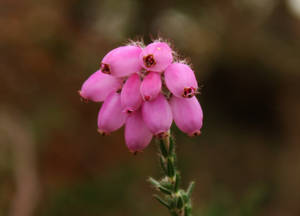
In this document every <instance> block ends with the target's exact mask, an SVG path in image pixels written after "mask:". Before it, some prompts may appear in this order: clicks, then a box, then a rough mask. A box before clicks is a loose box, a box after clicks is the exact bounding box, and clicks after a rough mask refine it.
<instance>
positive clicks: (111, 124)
mask: <svg viewBox="0 0 300 216" xmlns="http://www.w3.org/2000/svg"><path fill="white" fill-rule="evenodd" d="M126 117H127V114H126V113H124V112H123V110H122V106H121V96H120V94H118V93H116V92H113V93H111V94H110V95H109V96H108V97H107V98H106V99H105V101H104V103H103V105H102V107H101V109H100V112H99V115H98V131H99V132H100V133H101V134H103V135H106V134H109V133H110V132H112V131H115V130H118V129H119V128H121V127H122V126H123V124H124V123H125V120H126Z"/></svg>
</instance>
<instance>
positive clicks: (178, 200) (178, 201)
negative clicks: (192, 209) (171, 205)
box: [177, 196, 183, 209]
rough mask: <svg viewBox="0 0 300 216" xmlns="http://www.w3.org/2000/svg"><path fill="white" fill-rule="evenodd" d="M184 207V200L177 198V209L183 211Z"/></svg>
mask: <svg viewBox="0 0 300 216" xmlns="http://www.w3.org/2000/svg"><path fill="white" fill-rule="evenodd" d="M182 207H183V199H182V197H181V196H179V197H178V198H177V208H178V209H181V208H182Z"/></svg>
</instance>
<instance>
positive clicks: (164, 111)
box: [142, 93, 173, 136]
mask: <svg viewBox="0 0 300 216" xmlns="http://www.w3.org/2000/svg"><path fill="white" fill-rule="evenodd" d="M142 114H143V119H144V121H145V123H146V125H147V126H148V128H149V129H150V131H151V132H152V133H153V134H154V135H159V136H163V135H164V134H165V133H166V132H167V131H168V130H169V129H170V127H171V124H172V121H173V119H172V111H171V108H170V105H169V103H168V101H167V99H166V98H165V97H164V96H163V94H161V93H160V94H159V95H158V96H157V97H156V98H155V99H154V100H152V101H145V102H144V104H143V106H142Z"/></svg>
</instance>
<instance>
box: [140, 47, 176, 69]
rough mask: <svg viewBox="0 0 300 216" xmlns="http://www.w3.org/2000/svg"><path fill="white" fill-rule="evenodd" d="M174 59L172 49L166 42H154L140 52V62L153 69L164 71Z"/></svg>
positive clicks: (146, 67)
mask: <svg viewBox="0 0 300 216" xmlns="http://www.w3.org/2000/svg"><path fill="white" fill-rule="evenodd" d="M172 61H173V55H172V49H171V48H170V47H169V45H168V44H167V43H165V42H153V43H151V44H149V45H148V46H146V47H145V48H144V49H143V51H142V52H141V54H140V64H141V65H142V66H143V67H144V68H145V69H147V70H151V71H156V72H163V71H164V70H165V69H166V68H167V67H168V66H169V65H170V64H171V63H172Z"/></svg>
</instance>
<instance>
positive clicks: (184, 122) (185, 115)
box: [170, 96, 203, 136]
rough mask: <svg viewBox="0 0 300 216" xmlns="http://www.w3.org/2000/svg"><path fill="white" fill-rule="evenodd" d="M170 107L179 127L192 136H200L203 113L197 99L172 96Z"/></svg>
mask: <svg viewBox="0 0 300 216" xmlns="http://www.w3.org/2000/svg"><path fill="white" fill-rule="evenodd" d="M170 105H171V109H172V113H173V119H174V121H175V124H176V125H177V127H178V128H179V129H180V130H182V131H183V132H185V133H187V134H188V135H190V136H196V135H200V129H201V127H202V119H203V112H202V108H201V106H200V103H199V102H198V100H197V98H196V97H195V96H194V97H192V98H182V97H181V98H179V97H176V96H172V98H171V99H170Z"/></svg>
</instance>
